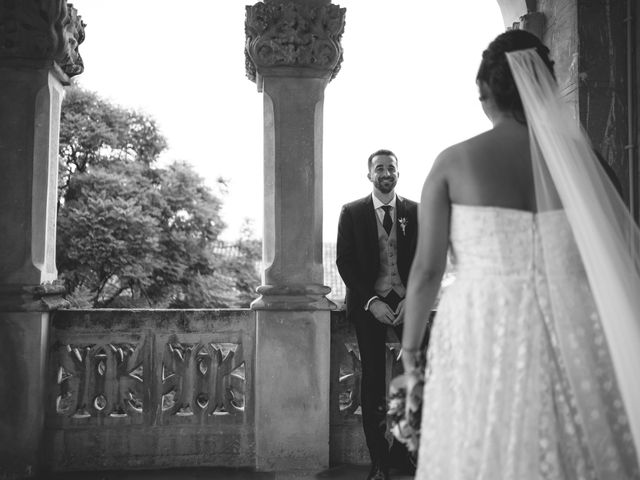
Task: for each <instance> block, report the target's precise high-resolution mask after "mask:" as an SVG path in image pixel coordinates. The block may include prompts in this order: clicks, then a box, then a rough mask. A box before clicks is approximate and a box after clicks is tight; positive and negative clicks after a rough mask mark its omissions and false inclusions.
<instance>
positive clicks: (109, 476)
mask: <svg viewBox="0 0 640 480" xmlns="http://www.w3.org/2000/svg"><path fill="white" fill-rule="evenodd" d="M368 471H369V468H368V467H365V466H353V465H343V466H338V467H333V468H330V469H329V470H325V471H323V472H319V473H312V472H309V473H303V472H287V473H264V472H253V471H251V470H243V469H229V468H193V469H167V470H144V471H143V470H139V471H132V470H127V471H110V472H64V473H58V474H49V475H47V476H46V477H45V478H46V480H205V479H206V480H316V479H328V480H332V479H333V480H365V478H366V477H367V473H368ZM391 474H392V475H391V478H392V480H412V479H413V477H412V476H409V475H394V472H393V471H392V472H391Z"/></svg>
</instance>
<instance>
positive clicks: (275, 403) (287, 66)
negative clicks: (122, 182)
mask: <svg viewBox="0 0 640 480" xmlns="http://www.w3.org/2000/svg"><path fill="white" fill-rule="evenodd" d="M344 15H345V9H343V8H340V7H339V6H337V5H333V4H331V2H330V0H297V1H291V0H266V1H265V2H264V3H263V2H260V3H257V4H255V5H253V6H249V7H247V19H246V33H247V43H246V57H247V73H248V76H249V78H250V79H251V80H253V81H255V82H256V84H257V85H258V91H261V92H263V97H264V239H263V242H264V243H263V245H264V247H263V264H264V266H265V270H264V273H263V285H262V286H261V287H259V288H258V293H260V295H261V296H260V298H258V299H257V300H256V301H255V302H254V303H253V304H252V306H251V308H252V309H254V310H256V311H257V312H256V322H257V329H256V331H257V345H256V357H255V358H256V376H255V378H256V451H257V459H256V466H257V468H258V469H260V470H279V471H283V470H299V469H307V470H318V469H323V468H326V467H327V466H328V464H329V359H330V348H329V347H330V315H329V313H330V312H329V311H330V310H331V309H333V308H335V306H334V305H333V304H332V302H330V301H329V300H328V299H327V298H326V297H325V295H326V294H327V293H329V291H330V289H329V287H326V286H324V285H323V270H322V113H323V101H324V89H325V87H326V86H327V84H328V83H329V81H330V80H331V79H332V78H333V77H335V75H336V74H337V72H338V70H339V66H340V62H341V60H342V48H341V45H340V37H341V35H342V32H343V30H344Z"/></svg>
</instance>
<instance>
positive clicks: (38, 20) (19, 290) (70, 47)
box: [0, 0, 84, 479]
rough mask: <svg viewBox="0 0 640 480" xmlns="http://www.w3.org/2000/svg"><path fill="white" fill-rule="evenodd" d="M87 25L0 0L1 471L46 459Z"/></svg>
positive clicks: (36, 5)
mask: <svg viewBox="0 0 640 480" xmlns="http://www.w3.org/2000/svg"><path fill="white" fill-rule="evenodd" d="M83 37H84V33H83V25H82V22H81V20H80V18H79V17H78V16H77V14H76V11H75V9H73V7H71V6H67V4H66V2H65V1H64V0H47V1H43V0H21V1H18V2H16V1H15V0H0V168H1V169H2V175H0V338H2V348H0V478H3V479H4V478H7V479H10V478H29V477H32V476H35V475H37V473H38V470H39V469H40V467H41V466H42V459H43V457H44V452H43V449H42V447H43V445H42V439H43V433H44V410H45V409H44V393H45V392H44V390H45V383H46V382H45V379H46V378H45V359H46V354H47V334H48V333H47V327H48V320H49V312H50V311H51V310H52V309H54V308H56V307H58V306H60V305H61V304H62V303H63V300H62V294H63V293H64V289H63V288H62V287H61V286H59V285H57V284H55V283H54V281H55V280H56V276H57V272H56V266H55V240H56V232H55V230H56V206H57V183H58V132H59V128H58V127H59V122H60V105H61V102H62V98H63V95H64V90H63V85H65V84H68V81H69V76H71V75H75V74H77V73H80V72H81V71H82V61H81V59H80V57H79V55H78V53H77V46H78V44H79V43H80V42H81V41H82V40H83Z"/></svg>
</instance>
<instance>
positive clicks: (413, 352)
mask: <svg viewBox="0 0 640 480" xmlns="http://www.w3.org/2000/svg"><path fill="white" fill-rule="evenodd" d="M405 352H406V353H410V354H416V353H420V352H422V349H421V348H420V347H415V348H407V347H402V353H405Z"/></svg>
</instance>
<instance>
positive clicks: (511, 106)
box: [476, 30, 555, 123]
mask: <svg viewBox="0 0 640 480" xmlns="http://www.w3.org/2000/svg"><path fill="white" fill-rule="evenodd" d="M528 48H535V49H536V51H537V52H538V55H540V57H541V58H542V60H543V61H544V63H545V65H546V66H547V67H548V68H549V71H550V72H551V74H552V75H554V72H553V63H554V62H553V60H551V59H550V58H549V49H548V48H547V47H546V46H545V45H544V44H543V43H542V42H541V41H540V39H539V38H538V37H536V36H535V35H534V34H532V33H529V32H527V31H526V30H509V31H507V32H505V33H502V34H500V35H498V36H497V37H496V38H495V40H493V41H492V42H491V43H490V44H489V46H488V47H487V49H486V50H485V51H484V52H482V62H481V63H480V68H479V69H478V75H477V76H476V82H477V83H480V82H481V81H482V82H485V83H486V84H487V86H488V87H489V89H490V90H491V93H492V94H493V97H494V99H495V101H496V105H497V106H498V108H499V109H500V110H502V111H506V112H511V113H512V114H513V116H514V117H515V118H516V119H517V120H518V121H520V122H522V123H524V122H525V117H524V111H523V107H522V101H521V100H520V95H519V94H518V89H517V87H516V84H515V82H514V80H513V75H512V74H511V69H510V68H509V63H508V62H507V56H506V55H505V53H507V52H513V51H515V50H525V49H528ZM554 78H555V75H554Z"/></svg>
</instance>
